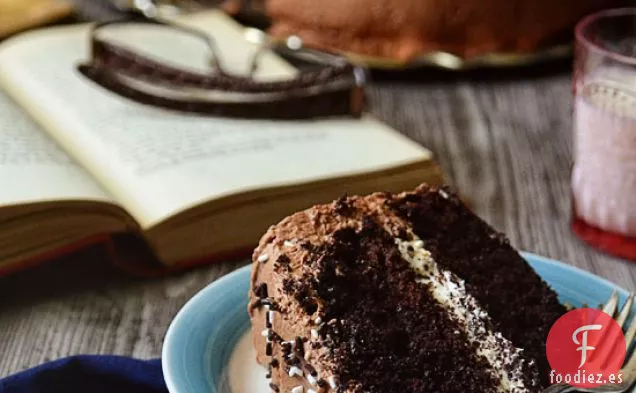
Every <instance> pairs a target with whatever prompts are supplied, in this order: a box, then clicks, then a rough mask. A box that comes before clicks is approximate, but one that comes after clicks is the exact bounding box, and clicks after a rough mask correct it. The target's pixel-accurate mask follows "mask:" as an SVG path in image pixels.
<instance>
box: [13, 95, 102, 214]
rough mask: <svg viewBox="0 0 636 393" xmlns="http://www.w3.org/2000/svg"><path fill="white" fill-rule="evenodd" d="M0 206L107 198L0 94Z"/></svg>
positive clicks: (52, 142) (87, 176) (34, 125)
mask: <svg viewBox="0 0 636 393" xmlns="http://www.w3.org/2000/svg"><path fill="white" fill-rule="evenodd" d="M0 182H1V184H2V186H0V206H6V205H13V204H24V203H33V202H45V201H61V200H65V201H67V200H89V201H102V202H111V198H110V197H109V196H108V195H107V194H106V192H104V191H103V190H102V189H101V187H100V186H99V185H98V183H97V182H96V181H95V180H93V179H92V178H91V177H90V176H89V175H88V173H87V172H86V171H84V170H83V169H82V168H81V167H80V166H78V165H77V164H76V163H75V161H73V160H72V159H71V158H70V157H69V156H68V155H67V154H66V153H65V152H64V151H63V150H62V149H61V148H60V147H59V146H58V145H57V143H55V142H54V141H53V140H52V139H51V138H50V137H49V136H48V135H46V134H45V133H43V132H42V130H41V129H40V128H39V127H38V126H37V125H36V124H35V123H34V122H33V120H31V119H30V118H29V117H28V114H26V113H24V111H23V110H21V109H20V108H19V107H18V106H17V105H16V104H15V103H14V102H12V101H11V100H10V99H9V98H8V97H7V96H6V95H4V94H2V93H0Z"/></svg>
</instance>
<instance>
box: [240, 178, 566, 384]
mask: <svg viewBox="0 0 636 393" xmlns="http://www.w3.org/2000/svg"><path fill="white" fill-rule="evenodd" d="M250 298H251V302H250V306H249V312H250V316H251V320H252V328H253V336H254V344H255V346H256V349H257V353H258V355H257V357H258V362H259V363H261V364H263V365H264V366H266V367H268V368H269V373H268V377H269V378H270V379H271V381H270V386H271V388H272V390H273V391H275V392H281V393H288V392H291V393H303V392H304V393H318V392H339V393H350V392H351V393H353V392H369V393H387V392H403V393H411V392H413V393H415V392H435V393H444V392H464V393H469V392H475V393H477V392H479V393H489V392H538V391H540V390H541V388H542V387H543V386H545V384H546V382H547V375H548V364H547V361H546V359H545V339H546V337H547V334H548V330H549V329H550V327H551V326H552V324H553V323H554V322H555V321H556V319H557V318H558V317H559V316H561V315H562V314H563V313H564V312H565V309H564V308H563V307H562V306H561V305H560V304H559V302H558V301H557V297H556V294H555V293H554V292H553V291H552V290H551V289H550V288H549V287H548V286H547V285H546V284H545V283H544V282H543V281H542V280H541V279H540V278H539V277H538V276H537V274H536V273H535V272H534V271H533V270H532V268H531V267H530V266H529V265H528V264H527V263H526V262H525V261H524V260H523V259H522V257H521V256H520V255H519V254H518V253H517V252H516V251H515V250H514V249H513V248H512V247H511V246H510V245H509V244H508V242H507V240H506V238H505V237H504V236H503V235H501V234H499V233H497V232H496V231H494V230H493V229H492V228H491V227H489V226H488V225H487V224H486V223H484V222H483V221H482V220H481V219H479V218H478V217H477V216H475V215H474V214H473V213H471V212H470V211H469V210H468V209H467V208H466V207H465V206H464V205H463V204H462V203H461V202H460V200H459V199H458V198H457V197H456V196H455V195H454V194H453V193H451V192H450V190H449V189H447V188H441V189H437V188H430V187H428V186H421V187H420V188H418V189H417V190H416V191H414V192H410V193H403V194H399V195H389V194H373V195H370V196H367V197H350V198H342V199H340V200H338V201H336V202H334V203H332V204H329V205H321V206H316V207H313V208H311V209H309V210H306V211H303V212H300V213H296V214H294V215H292V216H290V217H287V218H286V219H284V220H283V221H282V222H280V223H279V224H278V225H276V226H273V227H271V228H270V229H269V231H268V232H267V234H266V235H265V236H264V237H263V238H262V239H261V242H260V244H259V246H258V248H257V249H256V250H255V252H254V265H253V271H252V291H251V294H250Z"/></svg>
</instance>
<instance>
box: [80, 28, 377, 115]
mask: <svg viewBox="0 0 636 393" xmlns="http://www.w3.org/2000/svg"><path fill="white" fill-rule="evenodd" d="M144 25H145V26H149V25H151V26H156V27H161V28H162V29H168V33H169V34H181V35H185V37H188V38H187V40H183V45H184V46H188V45H189V44H190V43H191V42H193V41H196V45H198V46H197V47H196V49H192V48H195V47H194V46H192V45H190V46H191V47H192V48H191V49H192V50H195V51H206V52H207V53H208V54H209V57H208V64H207V69H205V67H204V70H193V69H188V68H187V67H179V66H175V65H174V64H171V62H169V61H168V59H164V60H160V57H158V56H149V55H147V53H148V52H152V50H150V51H143V50H138V49H137V50H135V49H131V48H130V47H129V46H127V45H125V44H122V43H121V40H119V41H118V40H115V39H112V34H108V32H109V30H111V29H116V28H117V27H121V26H126V27H135V29H136V28H137V26H144ZM129 31H135V30H129ZM164 33H165V32H164ZM133 35H134V34H133ZM130 40H131V41H134V37H131V39H130ZM186 41H187V42H186ZM186 43H187V45H186ZM90 44H91V51H90V53H91V58H90V59H89V60H88V62H86V63H83V64H80V65H78V70H79V71H80V72H81V73H82V75H84V76H85V77H86V78H88V79H90V80H92V81H93V82H95V83H96V84H98V85H99V86H101V87H103V88H105V89H107V90H109V91H110V92H112V93H115V94H117V95H119V96H121V97H124V98H126V99H129V100H132V101H135V102H137V103H141V104H145V105H151V106H155V107H160V108H166V109H172V110H177V111H182V112H192V113H198V114H207V115H213V116H223V117H231V118H243V119H288V120H293V119H307V118H316V117H326V116H354V117H358V116H360V115H361V113H362V112H363V110H364V106H365V101H366V100H365V93H364V86H365V84H366V81H367V73H366V70H365V69H364V68H362V67H359V66H356V65H354V64H352V63H350V62H349V61H347V59H346V58H344V57H342V56H339V55H336V54H332V53H327V52H321V51H316V50H312V49H308V48H302V47H299V48H298V49H296V50H297V51H298V52H302V54H303V55H305V56H310V57H316V58H319V59H320V60H321V65H320V66H319V67H318V68H314V69H308V70H299V72H298V74H296V76H295V77H293V78H291V79H284V80H257V79H256V78H254V74H255V73H256V71H258V69H259V66H260V64H261V57H262V56H263V54H264V53H265V52H266V51H267V50H268V48H267V47H261V48H260V49H259V50H258V51H256V52H255V54H254V55H253V56H252V57H251V60H250V61H249V65H248V70H249V72H248V73H247V74H242V75H239V74H235V73H231V72H229V71H227V69H226V67H225V66H224V65H223V60H222V59H221V57H220V51H219V48H218V43H217V42H216V41H215V40H214V38H213V37H211V36H209V35H208V34H206V33H203V32H201V31H198V30H196V29H193V28H190V27H185V26H181V25H178V24H175V23H172V22H167V21H162V20H159V19H147V18H141V17H130V18H127V19H123V20H117V21H110V22H103V23H98V24H95V25H94V26H93V27H92V29H91V32H90ZM164 46H165V45H164ZM156 48H159V49H161V45H157V46H156ZM173 57H174V56H173Z"/></svg>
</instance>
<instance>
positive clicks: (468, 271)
mask: <svg viewBox="0 0 636 393" xmlns="http://www.w3.org/2000/svg"><path fill="white" fill-rule="evenodd" d="M391 208H392V210H393V211H394V212H396V213H397V214H398V215H399V216H400V217H402V218H404V219H405V220H406V221H407V222H409V224H411V226H412V228H413V231H414V232H415V233H416V234H417V236H418V237H419V238H420V239H422V240H423V241H424V242H425V243H426V249H427V250H429V251H430V252H431V254H432V256H433V258H434V259H435V261H436V262H437V263H438V264H440V265H442V266H443V267H445V268H447V269H449V270H451V271H453V272H454V273H455V274H457V275H458V276H459V277H461V278H462V279H464V280H465V281H466V287H467V289H468V291H469V292H470V293H471V294H472V295H473V296H475V298H477V300H478V301H479V303H480V304H481V305H482V306H483V307H484V309H485V310H486V312H488V314H489V315H490V316H491V318H492V319H493V322H494V323H495V326H494V328H495V329H496V330H498V331H500V332H501V333H502V334H503V335H504V336H505V337H507V338H509V339H510V340H511V341H512V342H513V344H515V345H516V346H518V347H521V348H524V349H525V351H526V352H527V353H528V354H529V356H531V357H532V358H534V359H536V360H537V361H538V363H539V368H540V370H541V375H542V383H543V384H547V383H548V372H549V371H550V370H549V365H548V362H547V359H546V357H545V342H546V337H547V336H548V331H549V330H550V327H551V326H552V324H553V323H554V322H555V321H556V320H557V319H558V318H559V317H560V316H561V315H563V313H564V312H565V309H564V308H563V306H562V305H561V304H559V302H558V300H557V297H556V294H555V293H554V291H552V290H551V289H550V288H549V287H548V286H547V285H546V284H545V283H544V282H543V281H542V280H541V278H540V277H539V276H537V274H536V273H535V272H534V270H532V268H531V267H530V266H529V265H528V264H527V263H526V261H525V260H524V259H523V258H522V257H521V256H520V255H519V254H518V253H517V252H516V251H515V250H514V249H513V248H512V247H511V246H510V245H509V243H508V241H507V239H506V238H505V237H504V236H503V235H502V234H500V233H497V232H496V231H495V230H493V229H492V228H491V227H490V226H489V225H487V224H486V223H485V222H484V221H482V220H481V219H480V218H479V217H477V216H476V215H474V214H473V213H471V212H470V211H469V210H468V209H466V207H465V206H463V205H462V204H461V202H460V201H459V200H458V199H457V198H455V197H454V196H452V195H451V194H448V193H445V192H442V193H440V192H437V193H431V192H426V191H425V189H421V190H420V192H416V193H411V194H408V195H404V196H402V197H399V198H396V199H395V200H393V201H392V202H391Z"/></svg>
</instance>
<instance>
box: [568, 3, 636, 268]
mask: <svg viewBox="0 0 636 393" xmlns="http://www.w3.org/2000/svg"><path fill="white" fill-rule="evenodd" d="M575 57H576V58H575V67H574V68H575V69H574V79H573V90H574V130H573V135H574V138H573V142H574V145H573V148H574V150H573V153H574V165H573V168H572V194H573V195H572V196H573V204H572V208H573V220H572V227H573V230H574V232H575V233H576V234H577V235H578V236H580V237H581V238H582V239H583V240H585V241H586V242H588V243H589V244H592V245H594V246H596V247H598V248H600V249H602V250H604V251H606V252H608V253H610V254H614V255H616V256H619V257H622V258H626V259H630V260H636V8H622V9H614V10H607V11H602V12H600V13H596V14H593V15H590V16H588V17H587V18H585V19H583V20H582V21H581V22H580V23H579V24H578V26H577V28H576V56H575Z"/></svg>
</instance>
